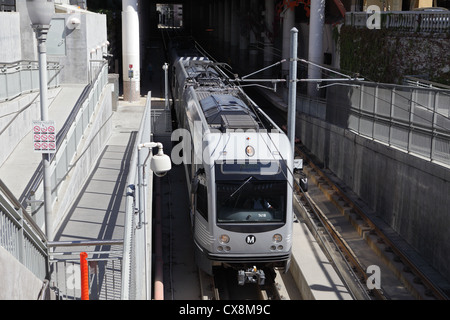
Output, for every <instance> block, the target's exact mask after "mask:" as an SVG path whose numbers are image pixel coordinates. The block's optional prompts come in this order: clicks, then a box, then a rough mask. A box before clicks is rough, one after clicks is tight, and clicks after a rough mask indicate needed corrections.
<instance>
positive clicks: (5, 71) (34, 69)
mask: <svg viewBox="0 0 450 320" xmlns="http://www.w3.org/2000/svg"><path fill="white" fill-rule="evenodd" d="M60 70H61V66H60V64H59V63H57V62H49V63H48V64H47V73H48V79H50V81H49V83H48V88H49V89H51V88H56V87H59V86H60V77H59V74H60ZM37 91H39V64H38V62H37V61H29V60H22V61H17V62H8V63H2V62H0V102H4V101H8V100H12V99H14V98H17V97H18V96H20V95H22V94H26V93H31V92H37Z"/></svg>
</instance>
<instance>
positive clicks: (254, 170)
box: [221, 161, 281, 175]
mask: <svg viewBox="0 0 450 320" xmlns="http://www.w3.org/2000/svg"><path fill="white" fill-rule="evenodd" d="M221 169H222V170H221V171H222V173H223V174H260V175H275V174H279V173H280V171H281V167H280V162H279V161H270V162H268V163H262V162H256V163H250V162H245V163H223V164H222V166H221Z"/></svg>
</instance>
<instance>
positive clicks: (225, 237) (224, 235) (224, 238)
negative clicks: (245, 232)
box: [219, 234, 230, 244]
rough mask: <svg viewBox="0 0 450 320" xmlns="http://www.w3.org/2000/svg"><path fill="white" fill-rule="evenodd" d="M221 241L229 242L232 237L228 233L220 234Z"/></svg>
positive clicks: (223, 242)
mask: <svg viewBox="0 0 450 320" xmlns="http://www.w3.org/2000/svg"><path fill="white" fill-rule="evenodd" d="M219 242H220V243H221V244H227V243H228V242H230V237H229V236H228V235H226V234H223V235H221V236H220V238H219Z"/></svg>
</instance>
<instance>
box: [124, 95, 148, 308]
mask: <svg viewBox="0 0 450 320" xmlns="http://www.w3.org/2000/svg"><path fill="white" fill-rule="evenodd" d="M151 99H152V98H151V92H149V93H148V96H147V103H146V108H145V111H144V116H143V118H142V121H141V125H140V129H139V132H138V134H137V137H136V145H135V148H134V152H133V155H132V158H131V163H130V171H129V173H128V180H127V185H128V189H127V195H126V196H127V198H126V214H125V232H124V248H123V276H122V295H121V299H122V300H146V299H150V298H151V295H152V292H151V289H152V288H151V274H152V271H151V259H152V257H151V256H149V251H148V248H151V246H150V243H151V234H150V232H149V231H148V230H147V228H148V227H149V226H151V214H152V213H151V203H152V198H151V197H152V196H151V192H149V190H151V186H152V181H153V180H152V175H151V173H150V170H149V169H147V170H143V163H144V162H145V159H146V158H147V155H148V152H149V151H148V149H146V148H144V149H142V150H140V151H139V150H138V145H139V144H141V143H145V142H150V141H151V139H152V133H151V132H152V131H151V130H152V120H151V118H152V116H151V114H152V113H151ZM139 153H141V154H139ZM146 153H147V154H146ZM139 171H140V172H139Z"/></svg>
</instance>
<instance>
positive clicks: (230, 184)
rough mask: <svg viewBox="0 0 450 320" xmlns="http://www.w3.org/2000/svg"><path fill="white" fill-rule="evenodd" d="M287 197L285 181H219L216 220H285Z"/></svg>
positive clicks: (222, 221) (240, 221)
mask: <svg viewBox="0 0 450 320" xmlns="http://www.w3.org/2000/svg"><path fill="white" fill-rule="evenodd" d="M286 198H287V182H286V181H276V180H274V181H268V180H263V181H258V180H257V179H256V178H254V177H253V176H250V177H249V178H248V179H246V180H245V181H218V182H217V222H218V223H264V222H284V221H285V212H286Z"/></svg>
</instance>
